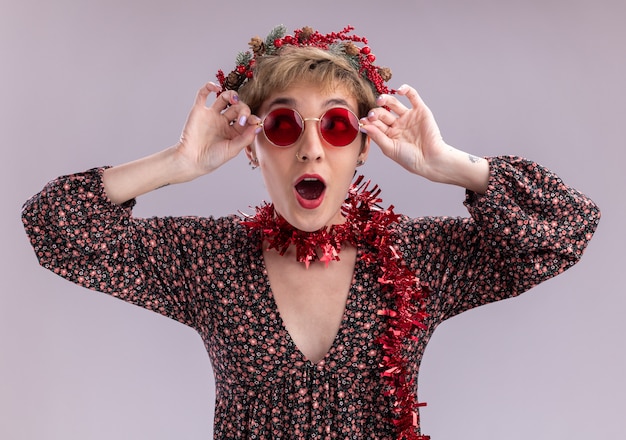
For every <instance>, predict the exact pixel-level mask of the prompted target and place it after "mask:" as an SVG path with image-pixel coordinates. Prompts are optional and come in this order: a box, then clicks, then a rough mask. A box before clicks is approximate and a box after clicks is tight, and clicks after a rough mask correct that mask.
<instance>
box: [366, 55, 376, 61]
mask: <svg viewBox="0 0 626 440" xmlns="http://www.w3.org/2000/svg"><path fill="white" fill-rule="evenodd" d="M367 59H368V60H369V62H370V63H373V62H374V61H376V56H374V54H373V53H370V54H369V55H367Z"/></svg>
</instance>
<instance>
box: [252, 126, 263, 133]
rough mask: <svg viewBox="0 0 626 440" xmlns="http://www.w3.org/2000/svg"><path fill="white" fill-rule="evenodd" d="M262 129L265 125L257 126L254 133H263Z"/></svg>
mask: <svg viewBox="0 0 626 440" xmlns="http://www.w3.org/2000/svg"><path fill="white" fill-rule="evenodd" d="M261 130H263V127H261V126H260V125H259V126H258V127H257V128H255V129H254V133H255V134H259V133H261Z"/></svg>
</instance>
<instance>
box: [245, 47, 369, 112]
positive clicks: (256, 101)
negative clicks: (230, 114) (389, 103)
mask: <svg viewBox="0 0 626 440" xmlns="http://www.w3.org/2000/svg"><path fill="white" fill-rule="evenodd" d="M296 83H305V84H307V83H310V84H315V85H319V86H320V87H321V88H322V90H331V89H333V88H336V87H345V88H346V89H347V91H348V92H349V93H352V94H353V95H354V98H355V99H356V101H357V107H358V108H357V111H358V113H359V114H358V115H357V116H359V117H363V116H365V115H366V114H367V112H368V111H369V110H370V109H371V108H372V107H374V106H375V105H376V98H375V94H374V91H373V90H372V86H371V84H369V82H368V81H367V80H365V79H363V77H362V76H361V75H360V73H359V72H358V70H357V69H356V68H355V67H354V66H353V65H352V64H350V62H349V61H348V60H347V58H345V57H343V56H341V55H337V54H334V53H332V52H329V51H326V50H322V49H319V48H316V47H284V48H282V49H281V50H280V52H279V53H278V54H276V55H265V56H262V57H259V58H257V60H256V64H255V66H254V77H253V79H252V80H251V81H248V82H246V84H244V85H243V86H242V87H241V88H240V89H239V97H240V98H241V100H242V101H243V102H245V103H246V104H248V106H249V107H250V109H251V110H252V113H254V114H256V113H257V112H258V110H259V109H260V108H261V106H262V105H263V103H264V102H265V100H266V99H267V98H268V97H269V96H270V95H271V94H272V93H274V92H280V91H283V90H286V89H287V88H289V87H290V86H292V85H294V84H296Z"/></svg>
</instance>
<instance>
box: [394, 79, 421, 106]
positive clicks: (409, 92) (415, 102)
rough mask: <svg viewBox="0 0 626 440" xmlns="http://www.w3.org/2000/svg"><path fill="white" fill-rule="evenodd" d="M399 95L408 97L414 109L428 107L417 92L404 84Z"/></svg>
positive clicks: (399, 89)
mask: <svg viewBox="0 0 626 440" xmlns="http://www.w3.org/2000/svg"><path fill="white" fill-rule="evenodd" d="M398 95H401V96H406V97H407V99H408V100H409V102H410V103H411V106H412V107H413V108H417V107H424V106H426V104H425V103H424V101H423V100H422V97H421V96H420V95H419V93H417V90H415V89H414V88H413V87H411V86H410V85H408V84H403V85H401V86H400V87H399V88H398Z"/></svg>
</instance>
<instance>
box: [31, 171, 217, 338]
mask: <svg viewBox="0 0 626 440" xmlns="http://www.w3.org/2000/svg"><path fill="white" fill-rule="evenodd" d="M103 170H104V168H99V169H93V170H89V171H87V172H84V173H79V174H73V175H68V176H63V177H60V178H58V179H56V180H53V181H52V182H50V183H48V184H47V185H46V186H45V187H44V189H43V190H42V191H41V192H40V193H39V194H36V195H35V196H33V197H32V198H31V199H29V200H28V201H27V202H26V203H25V204H24V207H23V210H22V221H23V223H24V227H25V230H26V233H27V235H28V238H29V239H30V242H31V244H32V246H33V248H34V250H35V254H36V256H37V258H38V260H39V263H40V264H41V265H42V266H43V267H44V268H46V269H49V270H51V271H52V272H54V273H55V274H57V275H60V276H61V277H63V278H66V279H68V280H70V281H72V282H73V283H76V284H78V285H80V286H83V287H86V288H89V289H93V290H97V291H100V292H105V293H108V294H110V295H112V296H115V297H118V298H120V299H122V300H124V301H127V302H129V303H133V304H136V305H139V306H141V307H144V308H146V309H148V310H152V311H155V312H158V313H160V314H162V315H165V316H167V317H170V318H173V319H175V320H177V321H180V322H182V323H183V324H186V325H190V326H194V324H195V318H196V315H197V313H196V311H195V310H194V303H195V300H194V295H197V294H198V287H197V286H195V285H194V282H193V280H194V279H195V273H196V272H197V271H199V270H201V269H200V268H198V264H199V263H198V261H200V262H202V261H203V258H198V255H197V253H198V243H208V246H210V242H211V240H213V239H215V237H211V236H210V232H207V231H211V230H212V229H214V228H213V226H214V225H213V224H211V222H212V221H213V220H212V219H198V218H194V217H165V218H151V219H140V218H134V217H133V216H132V212H131V211H132V207H133V206H134V204H135V201H134V200H131V201H129V202H126V203H125V204H123V205H116V204H113V203H112V202H111V201H110V200H109V199H108V197H107V196H106V193H105V191H104V187H103V184H102V172H103ZM202 222H204V223H206V224H204V223H202ZM200 264H201V263H200Z"/></svg>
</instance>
